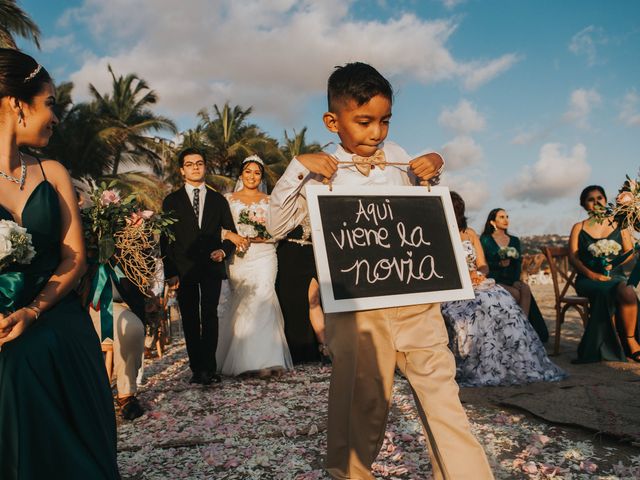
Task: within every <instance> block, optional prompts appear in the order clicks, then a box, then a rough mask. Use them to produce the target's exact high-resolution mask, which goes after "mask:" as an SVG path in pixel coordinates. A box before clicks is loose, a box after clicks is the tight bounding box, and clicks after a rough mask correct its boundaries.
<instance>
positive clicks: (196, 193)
mask: <svg viewBox="0 0 640 480" xmlns="http://www.w3.org/2000/svg"><path fill="white" fill-rule="evenodd" d="M193 212H194V213H195V214H196V222H197V223H198V226H200V189H199V188H194V189H193Z"/></svg>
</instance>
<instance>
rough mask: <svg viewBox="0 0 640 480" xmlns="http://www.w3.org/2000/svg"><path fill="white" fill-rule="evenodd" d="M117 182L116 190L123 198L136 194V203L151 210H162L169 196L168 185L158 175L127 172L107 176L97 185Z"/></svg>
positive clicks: (115, 184) (99, 179) (101, 178)
mask: <svg viewBox="0 0 640 480" xmlns="http://www.w3.org/2000/svg"><path fill="white" fill-rule="evenodd" d="M112 181H115V183H114V188H116V189H118V190H119V191H120V193H121V196H122V198H126V197H128V196H129V195H131V194H135V196H136V201H137V202H139V203H140V205H143V206H144V207H145V208H147V209H149V210H153V211H154V212H159V211H161V210H162V200H163V199H164V197H165V196H166V194H167V188H166V187H167V185H166V184H165V183H164V182H163V181H162V180H161V179H159V178H158V177H157V176H156V175H154V174H151V173H145V172H126V173H120V174H118V175H105V176H103V177H98V178H97V179H96V182H95V183H96V184H97V185H100V183H101V182H105V183H106V184H107V185H109V184H110V183H111V182H112Z"/></svg>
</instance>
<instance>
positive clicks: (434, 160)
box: [409, 152, 444, 183]
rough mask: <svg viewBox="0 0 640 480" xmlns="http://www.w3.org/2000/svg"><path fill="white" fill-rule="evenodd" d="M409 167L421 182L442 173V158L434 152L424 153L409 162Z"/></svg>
mask: <svg viewBox="0 0 640 480" xmlns="http://www.w3.org/2000/svg"><path fill="white" fill-rule="evenodd" d="M409 167H411V170H412V171H413V173H414V174H415V175H416V177H418V178H419V179H420V180H421V182H420V183H423V182H426V181H427V180H430V179H432V178H433V177H437V176H439V175H440V174H441V173H442V169H443V168H444V160H443V159H442V157H441V156H440V155H438V154H437V153H435V152H431V153H425V154H424V155H420V156H419V157H416V158H414V159H413V160H411V161H410V162H409Z"/></svg>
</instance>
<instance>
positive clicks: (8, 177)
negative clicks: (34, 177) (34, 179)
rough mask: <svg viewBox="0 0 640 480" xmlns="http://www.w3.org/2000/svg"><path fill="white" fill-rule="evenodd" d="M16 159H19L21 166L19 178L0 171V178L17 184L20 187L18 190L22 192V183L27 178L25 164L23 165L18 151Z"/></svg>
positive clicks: (22, 159)
mask: <svg viewBox="0 0 640 480" xmlns="http://www.w3.org/2000/svg"><path fill="white" fill-rule="evenodd" d="M18 158H19V159H20V166H21V171H20V178H18V177H14V176H13V175H9V174H7V173H4V172H3V171H2V170H0V177H1V178H4V179H6V180H9V181H10V182H14V183H17V184H18V185H20V190H22V189H23V188H24V181H25V179H26V178H27V164H26V163H25V161H24V158H22V152H21V151H20V150H18Z"/></svg>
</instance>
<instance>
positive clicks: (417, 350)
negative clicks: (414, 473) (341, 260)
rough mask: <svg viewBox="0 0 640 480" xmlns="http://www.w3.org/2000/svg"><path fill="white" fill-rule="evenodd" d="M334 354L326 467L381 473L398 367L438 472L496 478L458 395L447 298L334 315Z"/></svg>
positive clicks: (330, 334)
mask: <svg viewBox="0 0 640 480" xmlns="http://www.w3.org/2000/svg"><path fill="white" fill-rule="evenodd" d="M326 338H327V343H328V346H329V350H330V352H331V357H332V375H331V386H330V388H329V426H328V432H327V435H328V439H327V458H326V469H327V472H328V473H329V475H331V477H332V478H336V479H367V480H368V479H373V478H374V477H373V475H372V474H371V464H372V463H373V462H374V460H375V459H376V457H377V455H378V452H379V451H380V447H381V446H382V442H383V440H384V432H385V427H386V423H387V415H388V413H389V408H390V407H391V393H392V387H393V377H394V372H395V368H396V366H398V367H399V368H400V369H401V371H402V372H403V373H404V375H405V376H406V377H407V380H408V381H409V383H410V384H411V388H412V390H413V395H414V398H415V402H416V406H417V409H418V413H419V415H420V418H421V420H422V425H423V427H424V430H425V437H426V439H427V445H428V448H429V453H430V456H431V463H432V465H433V472H434V477H435V478H436V479H447V480H448V479H451V480H465V479H473V480H484V479H492V478H493V475H492V473H491V470H490V468H489V464H488V462H487V459H486V456H485V454H484V451H483V449H482V447H481V446H480V444H479V443H478V441H477V440H476V439H475V438H474V437H473V435H472V434H471V431H470V427H469V422H468V421H467V416H466V414H465V412H464V410H463V408H462V405H461V403H460V399H459V397H458V385H457V384H456V382H455V373H456V372H455V360H454V357H453V354H452V353H451V351H450V350H449V348H448V346H447V345H448V336H447V331H446V327H445V325H444V320H443V318H442V315H441V313H440V305H439V304H429V305H414V306H408V307H398V308H386V309H379V310H368V311H362V312H346V313H337V314H328V315H327V318H326Z"/></svg>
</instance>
